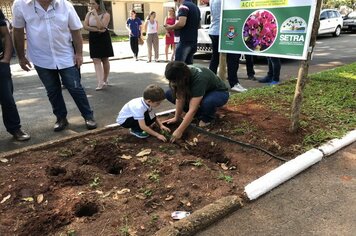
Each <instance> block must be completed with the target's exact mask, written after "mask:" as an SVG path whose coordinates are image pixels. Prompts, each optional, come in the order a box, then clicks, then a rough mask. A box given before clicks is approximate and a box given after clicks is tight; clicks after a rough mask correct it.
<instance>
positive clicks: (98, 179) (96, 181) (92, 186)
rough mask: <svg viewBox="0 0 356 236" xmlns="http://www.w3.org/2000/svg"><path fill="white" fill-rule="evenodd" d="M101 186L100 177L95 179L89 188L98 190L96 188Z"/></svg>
mask: <svg viewBox="0 0 356 236" xmlns="http://www.w3.org/2000/svg"><path fill="white" fill-rule="evenodd" d="M99 185H100V178H99V177H95V178H94V179H93V181H92V182H91V183H90V184H89V186H90V187H91V188H96V187H98V186H99Z"/></svg>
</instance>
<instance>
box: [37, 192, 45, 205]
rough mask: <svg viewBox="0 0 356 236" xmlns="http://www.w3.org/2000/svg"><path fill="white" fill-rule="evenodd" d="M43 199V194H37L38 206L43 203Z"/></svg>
mask: <svg viewBox="0 0 356 236" xmlns="http://www.w3.org/2000/svg"><path fill="white" fill-rule="evenodd" d="M43 199H44V196H43V194H39V195H38V196H37V203H38V204H41V203H42V202H43Z"/></svg>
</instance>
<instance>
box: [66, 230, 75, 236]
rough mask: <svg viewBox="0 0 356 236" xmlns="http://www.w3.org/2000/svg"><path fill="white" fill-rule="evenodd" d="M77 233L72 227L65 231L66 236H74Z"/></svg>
mask: <svg viewBox="0 0 356 236" xmlns="http://www.w3.org/2000/svg"><path fill="white" fill-rule="evenodd" d="M76 235H77V234H76V233H75V230H74V229H70V230H68V231H67V236H76Z"/></svg>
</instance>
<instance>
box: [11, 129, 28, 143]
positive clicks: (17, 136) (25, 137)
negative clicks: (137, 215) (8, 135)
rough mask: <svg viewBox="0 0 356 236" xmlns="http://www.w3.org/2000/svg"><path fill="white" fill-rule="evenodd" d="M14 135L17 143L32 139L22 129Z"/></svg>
mask: <svg viewBox="0 0 356 236" xmlns="http://www.w3.org/2000/svg"><path fill="white" fill-rule="evenodd" d="M12 135H13V136H14V138H15V139H16V140H17V141H27V140H29V139H30V138H31V136H30V135H29V134H27V133H25V132H23V131H22V130H21V129H18V130H16V131H14V132H13V133H12Z"/></svg>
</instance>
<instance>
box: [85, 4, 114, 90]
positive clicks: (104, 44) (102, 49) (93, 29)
mask: <svg viewBox="0 0 356 236" xmlns="http://www.w3.org/2000/svg"><path fill="white" fill-rule="evenodd" d="M89 4H90V7H91V10H90V11H89V12H88V14H87V15H86V16H85V20H84V29H86V30H88V31H89V50H90V57H91V58H92V59H93V62H94V67H95V73H96V78H97V80H98V86H97V87H96V89H95V90H102V89H103V88H104V87H105V86H107V85H108V76H109V72H110V62H109V57H112V56H114V52H113V48H112V44H111V38H110V33H109V30H108V29H107V27H108V24H109V22H110V14H109V13H108V12H106V10H105V6H104V3H103V0H90V3H89Z"/></svg>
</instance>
